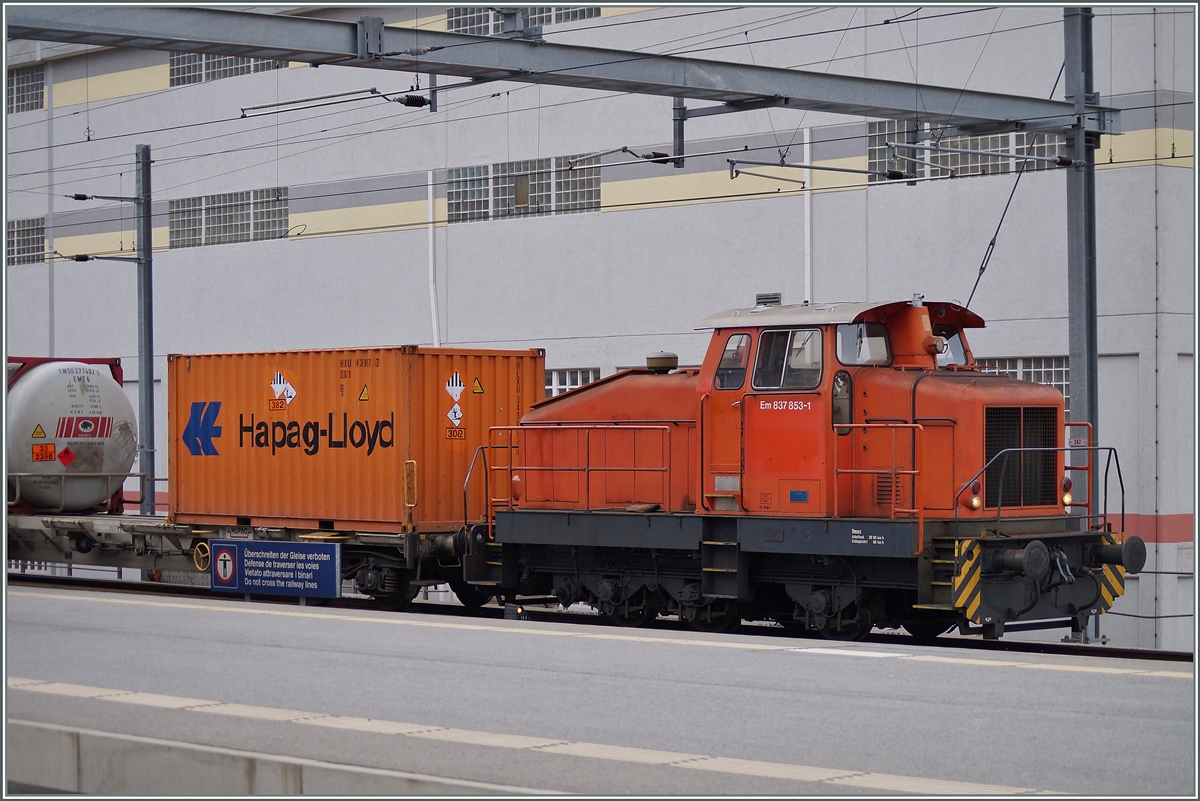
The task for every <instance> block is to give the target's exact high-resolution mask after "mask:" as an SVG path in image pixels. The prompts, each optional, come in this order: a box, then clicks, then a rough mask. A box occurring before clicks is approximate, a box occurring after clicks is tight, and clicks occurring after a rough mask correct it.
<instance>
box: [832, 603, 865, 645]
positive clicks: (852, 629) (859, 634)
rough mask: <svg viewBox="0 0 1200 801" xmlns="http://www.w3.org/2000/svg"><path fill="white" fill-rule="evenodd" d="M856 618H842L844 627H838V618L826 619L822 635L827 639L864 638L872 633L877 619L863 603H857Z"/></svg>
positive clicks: (846, 639) (847, 639)
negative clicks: (851, 619)
mask: <svg viewBox="0 0 1200 801" xmlns="http://www.w3.org/2000/svg"><path fill="white" fill-rule="evenodd" d="M854 609H855V618H854V620H853V621H847V620H845V619H843V620H842V627H841V628H840V629H838V628H837V620H836V618H828V619H826V621H825V626H824V628H822V629H821V636H822V637H824V638H825V639H827V640H843V641H851V640H862V639H865V638H866V636H867V635H868V634H870V633H871V629H873V628H874V627H875V621H874V620H873V619H872V616H871V614H870V613H869V612H868V611H867V609H866V608H865V607H864V606H863V605H862V604H856V605H855V606H854Z"/></svg>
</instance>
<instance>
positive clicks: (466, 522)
mask: <svg viewBox="0 0 1200 801" xmlns="http://www.w3.org/2000/svg"><path fill="white" fill-rule="evenodd" d="M487 448H488V446H487V445H480V446H479V447H478V448H476V449H475V455H474V456H472V457H471V465H470V466H469V467H468V468H467V477H466V478H464V479H463V528H464V529H465V528H468V527H470V525H471V518H470V513H469V512H468V511H467V486H468V485H469V484H470V483H471V474H472V473H474V472H475V462H477V461H479V457H480V456H483V497H484V498H488V497H490V496H491V493H490V492H489V487H488V463H487ZM487 522H488V533H489V534H490V533H491V525H492V523H491V520H490V519H489V520H488V521H487Z"/></svg>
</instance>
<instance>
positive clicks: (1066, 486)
mask: <svg viewBox="0 0 1200 801" xmlns="http://www.w3.org/2000/svg"><path fill="white" fill-rule="evenodd" d="M1062 491H1063V496H1062V501H1063V506H1070V505H1071V500H1072V498H1071V479H1070V477H1069V476H1063V480H1062Z"/></svg>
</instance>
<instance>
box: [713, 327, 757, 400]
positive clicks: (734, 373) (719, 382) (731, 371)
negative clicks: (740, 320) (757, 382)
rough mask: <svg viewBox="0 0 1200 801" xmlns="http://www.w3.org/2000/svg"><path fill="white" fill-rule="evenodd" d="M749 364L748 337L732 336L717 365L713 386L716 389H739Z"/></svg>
mask: <svg viewBox="0 0 1200 801" xmlns="http://www.w3.org/2000/svg"><path fill="white" fill-rule="evenodd" d="M749 363H750V335H749V334H734V335H733V336H731V337H729V339H728V340H726V342H725V351H724V352H723V353H722V354H721V363H720V364H718V365H717V377H716V380H715V382H714V385H715V386H716V388H717V389H741V388H742V384H744V383H745V382H746V367H747V366H748V365H749Z"/></svg>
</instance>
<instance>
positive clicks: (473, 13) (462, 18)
mask: <svg viewBox="0 0 1200 801" xmlns="http://www.w3.org/2000/svg"><path fill="white" fill-rule="evenodd" d="M497 16H499V15H497ZM446 30H448V31H450V33H470V34H474V35H475V36H487V35H488V34H490V33H491V32H492V11H491V9H490V8H487V7H486V6H483V7H467V8H448V9H446Z"/></svg>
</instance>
